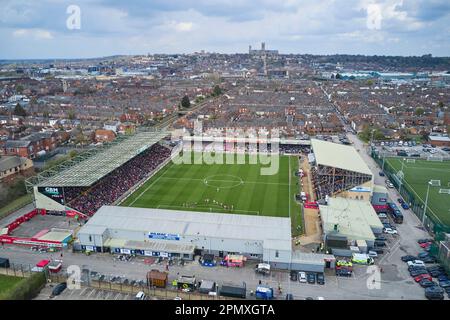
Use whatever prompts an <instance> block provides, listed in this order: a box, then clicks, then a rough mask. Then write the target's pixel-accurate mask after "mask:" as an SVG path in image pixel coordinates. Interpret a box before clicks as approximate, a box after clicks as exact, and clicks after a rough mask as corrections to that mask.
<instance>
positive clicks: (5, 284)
mask: <svg viewBox="0 0 450 320" xmlns="http://www.w3.org/2000/svg"><path fill="white" fill-rule="evenodd" d="M22 279H23V278H19V277H13V276H6V275H3V274H0V295H2V294H3V293H4V292H6V291H8V290H10V289H11V288H12V287H14V286H15V285H16V284H18V283H19V282H20V281H21V280H22Z"/></svg>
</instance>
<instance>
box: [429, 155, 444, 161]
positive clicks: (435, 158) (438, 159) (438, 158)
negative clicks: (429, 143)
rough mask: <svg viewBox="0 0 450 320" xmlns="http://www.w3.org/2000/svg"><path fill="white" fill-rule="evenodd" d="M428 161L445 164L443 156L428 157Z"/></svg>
mask: <svg viewBox="0 0 450 320" xmlns="http://www.w3.org/2000/svg"><path fill="white" fill-rule="evenodd" d="M427 161H436V162H444V157H443V156H428V157H427Z"/></svg>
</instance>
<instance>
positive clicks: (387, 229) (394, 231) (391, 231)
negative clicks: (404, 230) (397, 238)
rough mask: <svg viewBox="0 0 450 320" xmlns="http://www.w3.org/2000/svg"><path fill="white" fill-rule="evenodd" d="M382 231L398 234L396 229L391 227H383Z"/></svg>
mask: <svg viewBox="0 0 450 320" xmlns="http://www.w3.org/2000/svg"><path fill="white" fill-rule="evenodd" d="M383 232H384V233H387V234H398V231H397V230H394V229H392V227H391V228H383Z"/></svg>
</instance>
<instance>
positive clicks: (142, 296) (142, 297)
mask: <svg viewBox="0 0 450 320" xmlns="http://www.w3.org/2000/svg"><path fill="white" fill-rule="evenodd" d="M145 298H146V296H145V293H144V292H143V291H139V292H138V293H137V294H136V296H135V297H134V300H145Z"/></svg>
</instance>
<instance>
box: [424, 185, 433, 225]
mask: <svg viewBox="0 0 450 320" xmlns="http://www.w3.org/2000/svg"><path fill="white" fill-rule="evenodd" d="M430 186H431V180H430V181H428V183H427V195H426V197H425V208H424V209H423V215H422V225H423V224H424V223H425V216H426V214H427V206H428V195H429V193H430Z"/></svg>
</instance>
